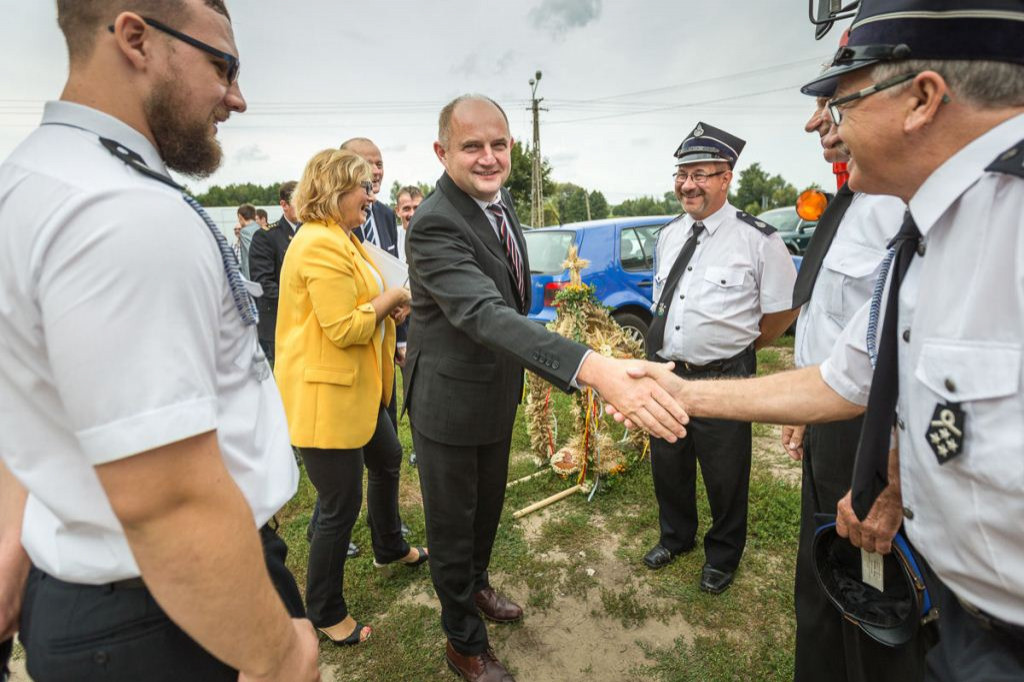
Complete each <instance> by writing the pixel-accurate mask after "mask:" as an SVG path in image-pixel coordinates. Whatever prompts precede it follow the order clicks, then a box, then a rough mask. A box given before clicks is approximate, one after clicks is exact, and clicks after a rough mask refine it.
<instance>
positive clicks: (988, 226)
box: [821, 115, 1024, 625]
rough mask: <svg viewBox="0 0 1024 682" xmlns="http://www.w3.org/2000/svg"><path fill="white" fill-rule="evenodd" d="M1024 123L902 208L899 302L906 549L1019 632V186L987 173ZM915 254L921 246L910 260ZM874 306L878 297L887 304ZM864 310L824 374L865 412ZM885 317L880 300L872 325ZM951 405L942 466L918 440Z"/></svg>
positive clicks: (1022, 532) (1022, 191)
mask: <svg viewBox="0 0 1024 682" xmlns="http://www.w3.org/2000/svg"><path fill="white" fill-rule="evenodd" d="M1022 141H1024V115H1018V116H1016V117H1014V118H1012V119H1010V120H1008V121H1005V122H1004V123H1002V124H1000V125H999V126H996V127H995V128H993V129H992V130H990V131H989V132H987V133H986V134H984V135H982V136H981V137H979V138H977V139H976V140H974V141H973V142H971V143H970V144H968V145H967V146H965V147H964V148H962V149H961V150H960V151H959V152H957V153H956V154H955V155H954V156H952V157H951V158H950V159H948V160H947V161H946V162H945V163H944V164H942V165H941V166H940V167H939V168H938V169H936V170H935V171H934V172H933V173H932V174H931V176H929V177H928V179H927V180H926V181H925V182H924V184H923V185H922V186H921V187H920V189H919V190H918V191H917V193H916V194H915V195H914V196H913V198H912V199H911V200H910V213H911V215H912V216H913V217H914V221H915V223H916V224H917V226H918V228H919V229H920V230H921V234H922V235H923V244H924V255H923V256H922V255H915V256H914V259H913V261H912V262H911V265H910V268H909V270H908V271H907V274H906V277H905V279H904V281H903V285H902V286H901V287H900V298H899V306H900V308H899V326H898V333H899V341H898V348H899V387H900V396H899V404H898V414H899V418H898V421H897V430H896V434H897V439H898V443H899V450H900V477H901V484H902V489H903V503H904V505H905V507H906V510H907V513H906V514H905V518H904V524H905V528H906V531H907V534H908V536H909V538H910V540H911V541H912V542H913V543H914V545H915V547H916V548H917V549H918V550H919V551H920V552H921V553H922V554H923V555H924V557H925V558H926V559H927V560H928V562H929V564H930V565H931V567H932V568H933V569H934V571H935V572H936V574H938V576H939V577H940V578H941V579H942V580H943V582H945V583H946V584H947V585H948V586H949V587H950V588H951V589H952V590H953V591H954V592H955V593H956V594H957V596H959V597H960V598H961V599H965V600H967V601H969V602H971V603H973V604H974V605H976V606H977V607H979V608H981V609H982V610H984V611H986V612H988V613H990V614H992V615H994V616H995V617H997V618H1000V619H1002V620H1005V621H1009V622H1011V623H1015V624H1017V625H1024V525H1022V524H1021V519H1024V454H1022V452H1024V392H1022V388H1024V179H1022V178H1020V177H1017V176H1014V175H1010V174H1006V173H997V172H990V171H986V170H985V168H986V167H987V166H988V165H989V164H991V163H992V162H993V161H995V160H996V158H997V157H999V156H1000V155H1001V154H1003V153H1004V152H1006V151H1007V150H1009V149H1011V148H1013V147H1015V146H1016V147H1017V153H1016V154H1015V156H1017V157H1018V158H1024V143H1022ZM918 254H920V251H919V252H918ZM883 300H884V299H883ZM867 319H868V315H867V310H862V311H861V312H859V313H858V314H857V315H856V316H855V317H854V319H853V320H852V321H851V324H850V325H849V326H848V327H847V329H846V330H845V331H844V332H843V334H842V335H841V337H840V338H839V341H838V342H837V343H836V346H835V348H834V349H833V352H832V355H831V356H830V357H829V358H828V359H827V360H826V361H825V362H824V364H823V365H822V367H821V373H822V377H823V378H824V379H825V381H826V382H827V383H828V384H829V385H830V386H832V388H833V389H835V390H836V391H837V392H838V393H840V394H841V395H843V396H844V397H846V398H847V399H849V400H852V401H854V402H858V403H860V404H865V403H866V402H867V395H868V390H867V389H868V387H869V386H870V382H871V365H870V363H869V362H868V358H867V353H866V351H865V349H864V348H865V339H866V334H867ZM881 319H884V305H883V311H882V318H881ZM947 402H952V403H958V404H959V405H960V408H961V409H962V410H963V411H964V413H965V417H966V418H965V423H964V435H963V445H962V448H961V453H962V454H960V455H959V456H958V457H956V458H955V459H951V460H949V461H947V462H946V463H945V464H943V465H940V464H939V462H938V458H937V457H936V455H935V453H934V452H933V451H932V449H931V447H930V446H929V445H928V440H927V435H926V434H927V433H928V431H929V428H930V427H931V422H932V421H933V419H934V417H935V410H936V407H937V406H939V405H943V404H945V403H947Z"/></svg>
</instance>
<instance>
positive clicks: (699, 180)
mask: <svg viewBox="0 0 1024 682" xmlns="http://www.w3.org/2000/svg"><path fill="white" fill-rule="evenodd" d="M722 173H725V171H724V170H720V171H718V172H715V173H705V172H703V171H694V172H693V173H687V172H686V171H680V172H678V173H673V174H672V177H673V178H675V179H676V182H678V183H679V184H680V185H685V184H686V181H687V179H689V180H693V182H694V184H696V185H703V184H704V183H705V182H707V181H708V178H713V177H715V176H716V175H721V174H722Z"/></svg>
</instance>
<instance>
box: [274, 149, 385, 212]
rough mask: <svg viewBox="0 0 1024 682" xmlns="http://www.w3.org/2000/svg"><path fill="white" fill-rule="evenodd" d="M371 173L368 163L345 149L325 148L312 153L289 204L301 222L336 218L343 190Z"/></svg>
mask: <svg viewBox="0 0 1024 682" xmlns="http://www.w3.org/2000/svg"><path fill="white" fill-rule="evenodd" d="M372 177H373V171H372V170H371V169H370V164H368V163H366V161H363V158H362V157H361V156H359V155H357V154H355V153H353V152H350V151H348V150H345V149H325V150H323V151H321V152H317V153H316V154H314V155H313V158H312V159H310V160H309V163H307V164H306V169H305V170H303V171H302V177H301V178H300V179H299V184H298V185H296V187H295V191H294V192H293V193H292V206H294V207H295V213H296V215H297V216H298V219H299V220H301V221H302V222H304V223H307V222H317V223H326V222H328V221H330V220H335V221H336V220H337V219H338V202H339V201H340V200H341V196H342V195H343V194H345V193H346V192H351V191H352V190H354V189H356V188H357V187H358V186H359V183H361V182H368V181H369V180H370V178H372Z"/></svg>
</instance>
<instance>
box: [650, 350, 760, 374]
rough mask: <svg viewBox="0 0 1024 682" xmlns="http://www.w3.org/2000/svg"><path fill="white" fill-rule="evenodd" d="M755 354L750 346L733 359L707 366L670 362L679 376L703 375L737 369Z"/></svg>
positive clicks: (681, 361)
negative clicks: (737, 366) (738, 365)
mask: <svg viewBox="0 0 1024 682" xmlns="http://www.w3.org/2000/svg"><path fill="white" fill-rule="evenodd" d="M753 352H754V346H753V345H750V346H748V347H746V348H744V349H743V350H741V351H740V352H739V353H738V354H736V355H734V356H732V357H731V358H726V359H725V360H715V361H714V362H709V363H708V364H706V365H695V364H694V363H692V362H687V361H685V360H671V361H669V362H674V363H675V365H676V368H675V371H676V373H677V374H702V373H705V372H725V371H726V370H729V369H732V368H733V367H735V366H736V365H737V364H739V362H740V361H742V360H744V359H745V358H746V357H747V356H748V355H750V354H752V353H753Z"/></svg>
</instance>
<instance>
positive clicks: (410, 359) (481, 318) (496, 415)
mask: <svg viewBox="0 0 1024 682" xmlns="http://www.w3.org/2000/svg"><path fill="white" fill-rule="evenodd" d="M502 199H503V202H504V204H505V206H506V207H507V208H508V212H509V214H510V215H511V222H512V225H511V227H512V231H513V234H514V235H515V238H516V241H517V243H518V244H519V250H520V252H521V253H522V256H523V265H524V270H525V272H526V273H527V276H529V274H528V273H529V272H530V267H529V260H528V258H527V253H526V243H525V241H524V239H523V235H522V229H521V228H520V226H519V220H518V218H517V217H516V215H515V209H513V208H512V206H513V203H512V200H511V198H510V197H509V195H508V193H507V192H505V191H504V190H502ZM405 244H406V256H407V259H408V264H409V281H410V285H411V288H412V324H411V327H410V328H411V329H412V334H411V335H410V338H409V347H408V356H407V359H406V385H405V403H404V405H405V408H406V409H408V411H409V416H410V419H411V421H412V424H413V427H414V428H416V429H417V430H418V431H420V432H421V433H422V434H423V435H425V436H426V437H427V438H430V439H431V440H434V441H437V442H439V443H445V444H449V445H482V444H487V443H494V442H497V441H500V440H502V439H504V438H507V437H508V436H509V435H510V434H511V432H512V423H513V421H514V420H515V414H516V408H517V407H518V405H519V399H520V396H521V395H522V390H523V367H524V366H526V367H527V368H529V369H530V370H531V371H533V372H536V373H537V374H539V375H540V376H542V377H543V378H544V379H546V380H548V381H550V382H551V383H552V384H554V385H555V386H557V387H558V388H560V389H562V390H565V391H568V390H569V389H570V382H571V381H572V378H573V375H574V374H575V373H576V368H577V367H579V364H580V361H581V360H582V359H583V356H584V354H585V353H586V351H587V348H586V346H582V345H580V344H578V343H576V342H574V341H570V340H568V339H565V338H563V337H561V336H559V335H557V334H555V333H553V332H550V331H548V330H547V329H545V328H544V327H543V326H541V325H539V324H537V323H536V322H531V321H530V320H528V319H527V318H526V317H525V313H526V311H527V310H529V308H530V293H529V282H527V298H526V301H524V302H523V306H522V307H520V305H519V302H518V301H517V300H516V295H515V285H514V284H513V280H512V268H511V266H510V265H509V262H508V258H507V257H506V255H505V250H504V247H503V246H502V245H501V243H500V242H499V241H498V237H497V236H496V235H495V233H494V229H493V228H492V227H491V224H490V223H489V222H488V220H487V217H486V216H485V215H484V213H483V211H482V210H481V209H480V207H479V205H477V204H476V203H475V202H474V201H473V199H472V198H471V197H470V196H469V195H467V194H466V193H465V192H463V191H462V190H460V189H459V188H458V187H457V186H456V185H455V183H454V182H453V181H452V180H451V178H449V177H448V175H447V173H446V174H444V175H442V176H441V179H440V180H438V182H437V188H436V190H435V191H434V192H433V193H432V194H431V195H430V196H429V197H427V198H426V199H425V200H424V201H423V203H422V204H421V205H420V207H419V209H417V211H416V215H415V217H414V218H413V225H412V226H411V227H410V229H409V234H408V236H407V237H406V241H405Z"/></svg>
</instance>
